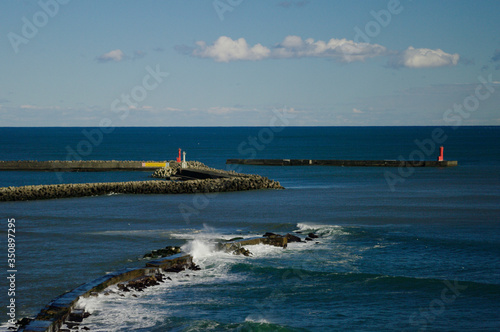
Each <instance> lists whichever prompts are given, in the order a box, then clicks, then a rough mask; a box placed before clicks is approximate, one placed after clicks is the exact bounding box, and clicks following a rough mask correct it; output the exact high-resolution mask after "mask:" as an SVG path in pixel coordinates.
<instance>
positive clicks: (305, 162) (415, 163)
mask: <svg viewBox="0 0 500 332" xmlns="http://www.w3.org/2000/svg"><path fill="white" fill-rule="evenodd" d="M226 164H241V165H257V166H344V167H356V166H358V167H453V166H457V165H458V162H457V161H456V160H443V161H433V160H314V159H227V160H226Z"/></svg>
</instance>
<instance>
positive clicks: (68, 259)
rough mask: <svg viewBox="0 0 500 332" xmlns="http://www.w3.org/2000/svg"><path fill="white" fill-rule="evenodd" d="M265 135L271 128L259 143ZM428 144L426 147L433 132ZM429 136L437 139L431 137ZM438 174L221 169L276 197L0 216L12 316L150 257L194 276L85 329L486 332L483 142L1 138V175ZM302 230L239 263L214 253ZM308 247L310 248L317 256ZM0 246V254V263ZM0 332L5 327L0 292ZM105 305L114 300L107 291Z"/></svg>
mask: <svg viewBox="0 0 500 332" xmlns="http://www.w3.org/2000/svg"><path fill="white" fill-rule="evenodd" d="M275 129H276V128H275ZM441 130H442V132H441ZM433 132H434V134H436V133H440V135H438V136H436V135H434V138H436V137H439V140H438V141H439V142H437V141H436V139H433ZM440 145H443V146H444V148H445V149H444V156H445V159H447V160H457V161H458V163H459V166H457V167H453V168H414V169H405V170H403V169H398V168H372V167H358V168H356V167H319V166H318V167H316V166H314V167H262V166H261V167H259V166H235V165H232V166H233V167H232V168H233V169H234V168H236V169H237V170H238V171H241V172H245V173H256V174H261V175H265V176H268V177H270V178H272V179H275V180H278V181H280V183H281V184H282V185H283V186H284V187H285V188H286V190H264V191H248V192H236V193H220V194H209V195H110V196H100V197H84V198H71V199H59V200H47V201H32V202H7V203H0V217H1V218H2V225H3V226H2V227H0V250H4V252H5V255H4V257H5V258H4V261H5V262H4V263H2V265H3V266H4V272H2V273H3V274H5V275H6V274H7V272H6V270H7V265H6V264H7V260H6V255H7V240H6V239H7V235H6V234H7V220H8V219H9V218H15V220H16V264H17V266H16V268H17V271H18V272H17V273H16V295H15V300H16V314H17V316H18V318H21V317H24V316H31V317H32V316H35V315H36V313H37V312H38V311H39V310H40V309H41V308H42V307H43V306H44V305H45V304H46V303H48V302H49V301H50V300H51V299H53V298H55V297H56V296H58V295H60V294H62V293H64V292H65V291H67V290H70V289H72V288H75V287H76V286H78V285H80V284H82V283H85V282H88V281H91V280H93V279H95V278H98V277H100V276H102V275H103V274H105V273H106V272H110V271H115V270H118V269H121V268H124V267H136V266H137V267H139V266H143V265H144V263H145V261H144V260H143V259H142V255H143V254H144V253H146V252H148V251H150V250H152V249H157V248H161V247H164V246H166V245H180V246H183V248H184V250H185V251H187V252H190V253H191V254H192V255H193V256H194V257H195V261H196V263H197V264H199V265H200V266H201V267H202V270H200V271H188V272H185V273H180V274H176V275H174V276H172V277H171V278H172V281H171V282H168V283H165V284H162V285H161V286H157V287H152V288H149V289H147V290H146V291H145V292H142V293H139V294H135V295H137V297H135V296H132V294H130V293H128V294H127V295H126V296H125V297H122V296H120V295H119V294H117V293H111V294H110V295H108V296H104V295H100V296H99V297H96V298H95V297H93V298H89V299H83V300H81V301H80V303H79V305H80V306H82V307H85V309H86V310H88V311H89V312H91V313H92V315H91V316H90V317H89V318H88V319H86V320H85V321H84V323H85V325H86V326H88V327H89V328H90V329H91V330H92V331H335V330H356V331H401V330H407V331H420V330H425V331H498V330H500V128H499V127H460V128H456V129H453V128H451V127H446V128H434V127H315V128H312V127H289V128H284V129H283V130H281V131H276V130H274V131H273V130H271V129H270V128H258V127H257V128H256V127H241V128H116V129H115V130H114V131H113V132H112V133H107V134H103V133H102V132H100V131H99V129H98V128H0V146H1V148H0V160H54V159H57V160H65V159H75V157H77V158H82V159H87V160H109V159H114V160H157V161H160V160H171V159H175V158H176V156H177V149H178V148H182V149H184V150H185V151H187V156H186V157H187V159H188V160H198V161H201V162H203V163H205V164H207V165H209V166H212V167H216V168H226V165H225V161H226V159H229V158H292V159H293V158H300V159H401V158H404V159H412V158H413V159H415V158H419V157H420V156H424V157H425V159H428V160H435V158H436V157H437V155H438V147H439V146H440ZM149 175H150V173H148V172H109V173H97V172H74V173H73V172H69V173H57V172H21V171H19V172H14V171H3V172H0V187H5V186H18V185H28V184H49V183H77V182H103V181H122V180H147V179H148V177H149ZM268 231H270V232H276V233H287V232H292V231H298V232H301V233H300V234H301V236H305V235H306V234H307V233H309V232H316V233H317V234H318V235H320V238H319V239H318V240H317V241H314V242H308V243H292V244H290V245H289V246H288V248H286V249H281V248H274V247H266V246H250V247H248V249H249V250H250V251H251V252H252V253H253V256H252V257H240V256H233V255H229V254H225V253H220V252H216V251H215V250H214V249H213V241H215V240H216V239H220V238H226V239H229V238H231V237H235V236H256V235H262V234H264V233H265V232H268ZM316 242H318V243H316ZM1 248H3V249H1ZM2 279H3V281H2V283H0V302H1V304H2V305H1V308H0V323H5V322H7V319H8V316H7V315H6V313H7V309H6V304H7V303H8V301H9V297H8V296H7V290H8V288H9V285H8V283H7V281H6V278H2ZM111 290H113V288H111ZM3 326H6V325H5V324H4V325H3Z"/></svg>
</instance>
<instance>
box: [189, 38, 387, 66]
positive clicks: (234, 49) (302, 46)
mask: <svg viewBox="0 0 500 332" xmlns="http://www.w3.org/2000/svg"><path fill="white" fill-rule="evenodd" d="M196 44H197V46H198V48H197V49H195V50H194V51H193V52H192V54H193V55H194V56H198V57H202V58H212V59H214V60H215V61H217V62H229V61H235V60H263V59H267V58H278V59H282V58H301V57H329V58H334V59H336V60H339V61H341V62H353V61H364V60H365V59H367V58H372V57H376V56H380V55H384V54H386V53H387V49H386V48H385V47H384V46H381V45H377V44H368V43H355V42H354V41H352V40H347V39H335V38H332V39H330V40H329V41H328V42H325V41H322V40H318V41H315V40H314V39H312V38H308V39H306V40H303V39H302V38H301V37H299V36H287V37H286V38H285V39H284V40H283V42H281V43H279V44H278V45H276V46H275V47H273V48H272V49H270V48H268V47H265V46H262V45H261V44H256V45H254V46H249V45H248V43H247V41H246V40H245V39H244V38H239V39H237V40H233V39H231V38H230V37H226V36H222V37H219V38H218V39H217V40H216V41H215V43H214V44H213V45H207V43H206V42H204V41H198V42H197V43H196Z"/></svg>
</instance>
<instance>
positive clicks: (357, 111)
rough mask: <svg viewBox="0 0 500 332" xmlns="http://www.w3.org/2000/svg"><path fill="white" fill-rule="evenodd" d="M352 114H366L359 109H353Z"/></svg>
mask: <svg viewBox="0 0 500 332" xmlns="http://www.w3.org/2000/svg"><path fill="white" fill-rule="evenodd" d="M352 112H353V113H356V114H361V113H364V112H363V111H362V110H359V109H357V108H353V109H352Z"/></svg>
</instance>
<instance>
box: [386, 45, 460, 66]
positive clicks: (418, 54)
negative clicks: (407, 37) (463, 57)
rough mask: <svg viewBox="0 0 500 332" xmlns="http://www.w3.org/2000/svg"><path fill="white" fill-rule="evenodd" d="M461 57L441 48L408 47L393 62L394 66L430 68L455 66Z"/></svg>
mask: <svg viewBox="0 0 500 332" xmlns="http://www.w3.org/2000/svg"><path fill="white" fill-rule="evenodd" d="M459 59H460V55H458V54H457V53H455V54H449V53H446V52H444V51H443V50H441V49H437V50H431V49H429V48H413V47H412V46H410V47H408V49H406V50H405V51H403V52H401V53H400V54H398V55H397V56H396V57H395V58H394V59H393V60H392V62H391V65H392V66H394V67H407V68H430V67H443V66H455V65H456V64H457V63H458V60H459Z"/></svg>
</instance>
